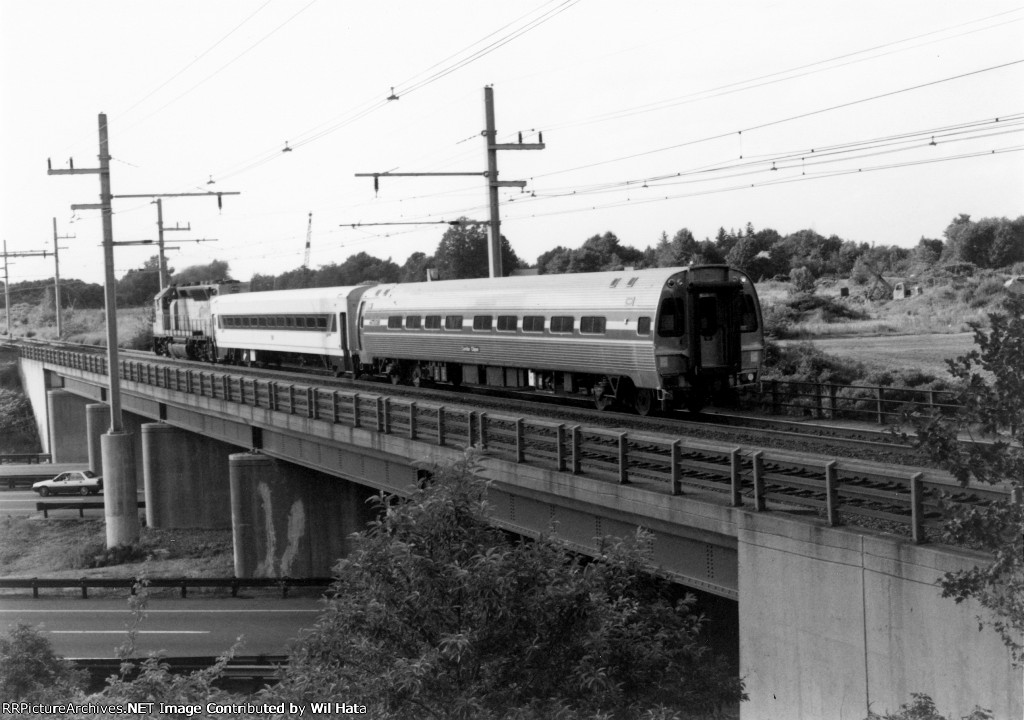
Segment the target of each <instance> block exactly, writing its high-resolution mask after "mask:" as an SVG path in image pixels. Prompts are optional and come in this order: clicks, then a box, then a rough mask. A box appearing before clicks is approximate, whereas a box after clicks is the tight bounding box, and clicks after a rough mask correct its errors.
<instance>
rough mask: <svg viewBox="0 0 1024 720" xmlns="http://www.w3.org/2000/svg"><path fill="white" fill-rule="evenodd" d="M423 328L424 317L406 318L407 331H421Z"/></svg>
mask: <svg viewBox="0 0 1024 720" xmlns="http://www.w3.org/2000/svg"><path fill="white" fill-rule="evenodd" d="M422 326H423V317H422V316H421V315H408V316H406V318H405V329H406V330H419V329H420V328H421V327H422Z"/></svg>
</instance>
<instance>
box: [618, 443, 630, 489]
mask: <svg viewBox="0 0 1024 720" xmlns="http://www.w3.org/2000/svg"><path fill="white" fill-rule="evenodd" d="M628 452H629V441H628V440H627V439H626V433H619V484H620V485H625V484H626V483H628V482H629V470H628V469H627V466H628V464H629V457H628Z"/></svg>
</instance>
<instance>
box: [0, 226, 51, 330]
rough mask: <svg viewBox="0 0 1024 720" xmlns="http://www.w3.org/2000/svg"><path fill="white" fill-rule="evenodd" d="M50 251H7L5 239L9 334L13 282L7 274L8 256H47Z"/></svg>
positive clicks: (5, 293)
mask: <svg viewBox="0 0 1024 720" xmlns="http://www.w3.org/2000/svg"><path fill="white" fill-rule="evenodd" d="M49 254H50V253H49V252H47V251H46V250H41V251H18V252H7V241H6V240H4V304H6V305H7V336H8V337H10V335H11V283H10V278H9V277H8V275H7V258H9V257H13V258H19V257H46V256H47V255H49Z"/></svg>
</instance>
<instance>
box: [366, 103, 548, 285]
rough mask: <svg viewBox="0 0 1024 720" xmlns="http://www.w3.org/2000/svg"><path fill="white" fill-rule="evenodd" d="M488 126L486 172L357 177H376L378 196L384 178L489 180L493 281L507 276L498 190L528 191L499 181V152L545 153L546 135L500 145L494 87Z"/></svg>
mask: <svg viewBox="0 0 1024 720" xmlns="http://www.w3.org/2000/svg"><path fill="white" fill-rule="evenodd" d="M484 122H485V123H486V128H485V129H484V130H483V131H482V132H481V133H480V134H481V135H483V136H484V140H485V141H486V143H487V170H485V171H483V172H434V173H432V172H424V173H393V172H381V173H356V175H355V176H356V177H372V178H373V189H374V191H375V192H376V191H377V190H379V189H380V178H382V177H450V176H459V175H461V176H467V175H483V176H484V177H486V178H487V193H488V197H489V200H490V207H491V220H490V223H489V224H490V228H491V238H490V240H491V241H490V243H489V244H488V245H487V259H488V264H489V268H490V276H491V277H501V276H502V275H504V273H503V272H502V267H501V214H500V211H499V209H498V188H503V187H517V188H523V187H526V181H525V180H498V150H543V149H544V135H543V133H539V134H538V138H537V139H538V140H539V142H535V143H524V142H523V135H522V133H520V134H519V142H518V143H501V144H499V143H497V142H495V140H496V137H497V132H498V131H497V129H496V128H495V125H494V88H492V87H491V86H490V85H488V86H486V87H485V88H484Z"/></svg>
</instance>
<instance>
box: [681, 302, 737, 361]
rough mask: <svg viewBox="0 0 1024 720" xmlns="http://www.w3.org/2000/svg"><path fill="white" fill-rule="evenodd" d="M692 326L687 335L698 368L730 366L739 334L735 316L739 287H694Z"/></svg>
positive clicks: (734, 359)
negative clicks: (690, 331)
mask: <svg viewBox="0 0 1024 720" xmlns="http://www.w3.org/2000/svg"><path fill="white" fill-rule="evenodd" d="M692 290H693V302H692V303H691V305H692V312H693V328H692V333H691V337H690V342H691V352H692V354H693V355H694V356H695V357H694V358H693V361H695V362H696V363H698V364H699V367H700V369H701V371H704V372H707V371H709V370H722V369H733V366H734V365H736V363H737V361H738V359H739V333H738V332H736V329H737V323H736V319H735V318H734V314H735V313H734V310H735V305H736V303H735V297H736V293H737V291H738V288H734V287H732V286H731V285H730V286H726V287H716V288H713V289H712V288H701V287H700V286H699V285H697V286H694V287H693V288H692Z"/></svg>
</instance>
